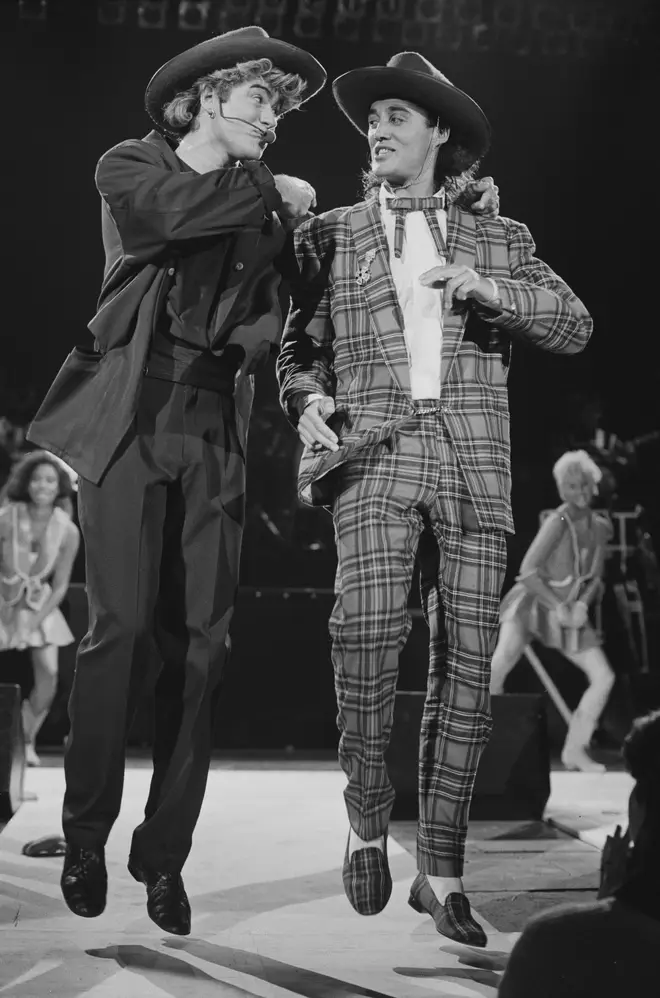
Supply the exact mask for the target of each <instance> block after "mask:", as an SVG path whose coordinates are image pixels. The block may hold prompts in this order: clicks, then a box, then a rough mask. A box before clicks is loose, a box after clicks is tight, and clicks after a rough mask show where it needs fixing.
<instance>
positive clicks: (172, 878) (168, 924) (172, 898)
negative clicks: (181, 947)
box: [128, 859, 190, 936]
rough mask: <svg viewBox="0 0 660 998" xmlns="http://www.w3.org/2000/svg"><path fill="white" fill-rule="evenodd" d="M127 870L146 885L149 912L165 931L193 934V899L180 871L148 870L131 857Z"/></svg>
mask: <svg viewBox="0 0 660 998" xmlns="http://www.w3.org/2000/svg"><path fill="white" fill-rule="evenodd" d="M128 872H129V873H130V875H131V876H132V877H134V878H135V880H137V881H138V882H139V883H141V884H144V885H145V887H146V888H147V914H148V915H149V918H150V919H151V921H152V922H155V923H156V925H157V926H158V928H159V929H162V930H163V932H171V933H173V934H174V935H175V936H188V935H190V902H189V901H188V895H187V894H186V889H185V887H184V886H183V880H182V879H181V874H180V873H159V872H158V870H148V869H147V868H146V867H144V866H141V865H140V864H139V863H138V862H137V861H136V860H134V859H129V861H128Z"/></svg>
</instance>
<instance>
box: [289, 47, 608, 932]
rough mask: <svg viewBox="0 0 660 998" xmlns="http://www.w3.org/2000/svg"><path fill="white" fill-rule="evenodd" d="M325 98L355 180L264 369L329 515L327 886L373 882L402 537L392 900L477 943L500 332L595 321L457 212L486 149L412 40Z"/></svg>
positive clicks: (383, 799)
mask: <svg viewBox="0 0 660 998" xmlns="http://www.w3.org/2000/svg"><path fill="white" fill-rule="evenodd" d="M333 89H334V94H335V99H336V100H337V103H338V104H339V107H340V108H341V110H342V111H343V112H344V113H345V114H346V116H347V117H348V118H349V120H350V121H351V122H352V123H353V125H355V127H356V128H358V130H359V131H360V132H361V133H362V134H363V135H365V136H366V137H367V140H368V143H369V149H370V154H371V168H372V169H371V174H370V175H369V177H368V182H369V183H370V184H371V186H372V190H371V191H369V193H368V195H367V197H366V198H365V200H364V201H362V202H360V203H359V204H356V205H353V206H352V207H349V208H338V209H335V210H333V211H329V212H326V213H324V214H321V215H319V216H317V217H316V218H313V219H311V220H309V221H307V222H305V223H304V224H303V225H302V226H301V227H300V228H299V229H298V230H297V233H296V253H297V259H298V265H299V269H300V281H299V282H298V283H297V285H296V286H295V287H294V288H293V289H292V298H293V302H292V309H291V312H290V314H289V318H288V321H287V326H286V329H285V334H284V339H283V344H282V350H281V353H280V358H279V361H278V377H279V380H280V386H281V399H282V404H283V405H284V407H285V409H286V411H287V412H288V414H289V416H290V418H291V420H292V421H293V422H294V424H297V426H298V431H299V435H300V437H301V439H302V441H303V443H304V444H305V448H304V451H303V455H302V459H301V464H300V471H299V493H300V496H301V498H302V499H303V500H304V501H306V502H308V503H311V504H319V505H328V506H330V507H331V509H332V514H333V517H334V525H335V534H336V541H337V553H338V569H337V580H336V594H337V600H336V603H335V607H334V610H333V612H332V616H331V620H330V630H331V636H332V640H333V652H332V655H333V664H334V669H335V681H336V691H337V700H338V706H339V717H338V724H339V729H340V732H341V738H340V747H339V757H340V762H341V765H342V768H343V769H344V771H345V773H346V775H347V777H348V785H347V788H346V791H345V799H346V805H347V809H348V816H349V821H350V834H349V840H348V845H347V849H346V855H345V860H344V886H345V890H346V893H347V895H348V898H349V900H350V902H351V904H352V905H353V907H354V908H355V909H356V910H357V911H358V912H360V913H361V914H364V915H369V914H375V913H377V912H379V911H381V910H382V909H383V908H384V907H385V905H386V904H387V901H388V899H389V896H390V893H391V888H392V881H391V876H390V872H389V868H388V862H387V826H388V819H389V814H390V811H391V807H392V803H393V797H394V792H393V789H392V786H391V784H390V782H389V780H388V776H387V771H386V767H385V762H384V756H385V750H386V748H387V744H388V739H389V735H390V731H391V726H392V715H393V706H394V696H395V688H396V680H397V671H398V658H399V653H400V652H401V650H402V648H403V646H404V644H405V642H406V638H407V636H408V633H409V629H410V619H409V615H408V612H407V602H408V595H409V590H410V584H411V579H412V575H413V569H414V562H415V557H416V553H417V551H418V548H419V553H420V569H421V587H422V603H423V607H424V612H425V616H426V619H427V622H428V624H429V628H430V632H431V641H430V665H429V676H428V692H427V698H426V705H425V709H424V716H423V720H422V730H421V743H420V757H419V758H420V764H419V826H418V846H417V858H418V869H419V874H418V876H417V878H416V879H415V881H414V883H413V885H412V888H411V894H410V904H411V905H412V906H413V907H414V908H415V909H416V910H418V911H426V912H428V913H429V914H431V916H432V917H433V919H434V921H435V924H436V927H437V929H438V931H439V932H441V933H443V934H444V935H446V936H449V937H450V938H452V939H456V940H458V941H461V942H466V943H471V944H473V945H480V946H484V945H486V936H485V934H484V932H483V929H482V928H481V926H480V925H479V924H478V923H477V922H476V921H475V919H474V917H473V916H472V913H471V910H470V904H469V901H468V899H467V898H466V896H465V894H464V890H463V884H462V881H461V876H462V870H463V856H464V848H465V837H466V830H467V817H468V811H469V806H470V800H471V796H472V790H473V785H474V779H475V775H476V771H477V766H478V763H479V758H480V756H481V752H482V750H483V748H484V746H485V744H486V742H487V740H488V737H489V734H490V730H491V718H490V701H489V691H488V685H489V672H490V659H491V655H492V653H493V649H494V643H495V638H496V635H497V626H498V611H499V602H500V590H501V585H502V581H503V576H504V569H505V535H506V534H507V533H511V532H512V531H513V521H512V517H511V507H510V460H509V414H508V403H507V388H506V382H507V374H508V368H509V364H510V357H511V341H512V339H513V338H515V337H519V338H522V339H525V340H526V341H527V342H528V343H532V344H536V345H537V346H539V347H541V348H542V349H544V350H549V351H551V352H553V353H566V354H570V353H578V352H579V351H580V350H582V349H583V348H584V347H585V345H586V343H587V341H588V339H589V336H590V334H591V329H592V323H591V320H590V317H589V315H588V313H587V311H586V309H585V308H584V306H583V305H582V303H581V302H580V301H579V300H578V299H577V298H576V296H575V295H574V294H573V292H572V291H571V290H570V288H568V287H567V285H566V284H565V283H564V282H563V281H562V280H561V278H559V277H558V276H557V275H556V274H555V273H554V272H553V271H552V270H551V269H550V267H548V266H547V265H546V264H545V263H543V262H542V261H541V260H539V259H538V258H536V257H535V255H534V253H535V246H534V242H533V240H532V237H531V235H530V233H529V231H528V229H527V228H526V226H524V225H522V224H521V223H519V222H515V221H513V220H512V219H508V218H501V217H497V218H493V217H490V218H487V217H479V216H478V215H476V214H474V213H470V212H469V211H464V210H463V209H462V208H461V206H460V205H461V198H460V192H461V190H462V189H463V185H464V184H465V182H466V179H467V178H469V177H470V171H471V170H472V171H473V170H474V168H475V166H476V164H477V161H478V159H479V158H480V157H481V156H482V155H483V154H484V153H485V151H486V149H487V148H488V145H489V141H490V129H489V125H488V122H487V120H486V118H485V116H484V114H483V112H482V111H481V109H480V108H479V107H478V106H477V105H476V104H475V103H474V101H472V100H471V98H470V97H468V96H467V95H466V94H464V93H462V92H461V91H460V90H458V89H456V88H455V87H454V86H453V85H452V84H451V83H450V82H449V80H447V78H446V77H445V76H443V75H442V73H440V72H439V71H438V70H437V69H436V68H435V67H434V66H432V65H431V64H430V63H429V62H428V61H427V60H426V59H424V58H423V57H422V56H420V55H418V54H417V53H411V52H404V53H400V54H399V55H397V56H394V57H393V58H392V59H391V60H390V62H389V63H388V65H387V66H382V67H371V68H364V69H357V70H353V71H351V72H349V73H346V74H344V75H343V76H341V77H339V78H338V79H337V80H335V82H334V86H333ZM432 195H435V196H432ZM420 538H423V540H424V543H423V544H421V545H420V543H419V542H420Z"/></svg>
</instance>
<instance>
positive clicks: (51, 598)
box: [0, 451, 80, 766]
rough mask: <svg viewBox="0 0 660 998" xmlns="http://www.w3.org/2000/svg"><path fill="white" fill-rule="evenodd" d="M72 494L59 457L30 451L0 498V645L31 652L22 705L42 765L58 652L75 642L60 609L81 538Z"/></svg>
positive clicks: (28, 749)
mask: <svg viewBox="0 0 660 998" xmlns="http://www.w3.org/2000/svg"><path fill="white" fill-rule="evenodd" d="M72 494H73V487H72V484H71V477H70V475H69V474H68V473H67V471H66V469H65V468H63V467H62V465H61V464H60V462H59V461H58V460H56V459H55V458H54V457H53V456H52V455H51V454H48V453H46V452H45V451H32V452H31V453H29V454H28V455H27V456H26V457H24V458H23V459H22V460H21V461H19V462H18V464H16V465H15V466H14V468H13V471H12V473H11V476H10V478H9V481H8V482H7V485H6V487H5V489H4V490H3V497H4V501H3V503H2V504H0V651H7V650H9V649H17V650H19V651H21V650H29V652H30V657H31V659H32V670H33V674H34V685H33V687H32V691H31V693H30V696H29V697H27V699H25V700H24V701H23V706H22V713H23V733H24V737H25V757H26V762H27V764H28V766H38V765H39V756H38V755H37V752H36V749H35V740H36V737H37V734H38V732H39V729H40V728H41V726H42V724H43V723H44V721H45V720H46V718H47V716H48V711H49V710H50V707H51V704H52V702H53V699H54V698H55V694H56V692H57V676H58V650H59V648H62V647H63V646H65V645H69V644H72V643H73V640H74V637H73V634H72V633H71V630H70V628H69V625H68V624H67V622H66V620H65V619H64V616H63V615H62V612H61V610H60V609H59V606H60V603H61V602H62V600H63V599H64V597H65V596H66V593H67V590H68V588H69V583H70V581H71V572H72V570H73V563H74V561H75V558H76V554H77V553H78V547H79V544H80V535H79V532H78V528H77V527H76V525H75V524H74V523H73V522H72V519H71V513H72V508H73V507H72V499H71V497H72ZM0 671H1V666H0Z"/></svg>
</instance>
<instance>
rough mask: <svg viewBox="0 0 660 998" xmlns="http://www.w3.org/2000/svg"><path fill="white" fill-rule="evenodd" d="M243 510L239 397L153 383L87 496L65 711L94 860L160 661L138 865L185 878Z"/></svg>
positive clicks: (68, 812)
mask: <svg viewBox="0 0 660 998" xmlns="http://www.w3.org/2000/svg"><path fill="white" fill-rule="evenodd" d="M244 499H245V459H244V453H243V448H242V446H241V442H240V440H239V437H238V434H237V429H236V419H235V406H234V400H233V397H232V396H231V394H230V393H225V394H222V393H218V392H213V391H208V390H206V389H201V388H194V387H191V386H189V385H181V384H173V383H171V382H168V381H160V380H155V379H153V378H145V380H144V384H143V388H142V393H141V397H140V403H139V408H138V413H137V417H136V421H135V424H134V430H133V431H131V433H130V434H129V436H128V437H127V439H126V440H125V441H124V443H123V444H122V447H121V449H120V452H119V453H118V455H117V456H116V458H115V459H114V462H113V464H112V465H111V467H110V468H109V470H108V472H107V473H106V475H105V477H104V478H103V480H102V482H101V484H100V485H98V486H96V485H92V484H90V483H89V482H87V481H83V482H81V485H80V497H79V500H80V502H79V505H80V523H81V528H82V532H83V536H84V539H85V550H86V573H87V594H88V601H89V614H90V624H89V631H88V633H87V634H86V636H85V637H84V638H83V640H82V642H81V644H80V648H79V650H78V657H77V661H76V671H75V677H74V682H73V689H72V692H71V700H70V704H69V713H70V718H71V733H70V736H69V740H68V745H67V750H66V754H65V775H66V792H65V796H64V811H63V828H64V834H65V837H66V838H67V840H68V841H70V842H72V843H75V844H77V845H79V846H82V847H84V848H94V847H98V846H102V845H104V844H105V842H106V840H107V838H108V835H109V833H110V830H111V828H112V825H113V823H114V821H115V819H116V818H117V815H118V813H119V808H120V805H121V797H122V790H123V782H124V762H125V743H126V735H127V731H128V727H129V725H130V722H131V720H132V717H133V715H134V713H135V707H136V703H137V700H138V698H139V696H140V693H141V691H142V689H143V687H144V681H145V678H146V676H147V672H148V669H149V664H150V661H151V662H153V660H154V657H155V652H157V657H158V658H160V662H161V671H160V674H159V676H158V679H157V681H156V689H155V719H154V720H155V735H154V753H153V755H154V771H153V777H152V781H151V788H150V792H149V798H148V800H147V804H146V808H145V817H144V821H143V822H142V823H141V824H140V825H139V826H138V828H136V830H135V832H134V835H133V842H132V847H131V854H132V855H133V856H134V857H135V858H136V859H137V860H138V861H140V862H142V863H144V864H145V865H147V866H150V867H152V868H154V869H157V870H163V871H171V872H177V871H179V870H180V869H181V867H182V866H183V864H184V862H185V860H186V858H187V856H188V853H189V852H190V848H191V844H192V834H193V831H194V828H195V824H196V822H197V819H198V817H199V812H200V809H201V806H202V800H203V797H204V791H205V789H206V781H207V776H208V768H209V762H210V755H211V747H212V719H213V717H212V715H213V706H214V701H215V698H216V694H217V689H218V684H219V680H220V675H221V671H222V666H223V663H224V660H225V657H226V654H227V646H228V629H229V623H230V620H231V616H232V612H233V607H234V600H235V596H236V591H237V585H238V569H239V558H240V546H241V538H242V531H243V518H244V506H245V502H244ZM154 646H155V647H154Z"/></svg>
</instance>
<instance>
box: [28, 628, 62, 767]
mask: <svg viewBox="0 0 660 998" xmlns="http://www.w3.org/2000/svg"><path fill="white" fill-rule="evenodd" d="M31 653H32V668H33V670H34V686H33V688H32V692H31V694H30V697H29V699H28V700H24V701H23V733H24V736H25V758H26V762H27V764H28V766H38V765H39V756H38V755H37V753H36V750H35V747H34V743H35V740H36V737H37V734H38V732H39V729H40V728H41V725H42V724H43V723H44V721H45V720H46V718H47V716H48V711H49V710H50V706H51V704H52V702H53V700H54V698H55V693H56V692H57V658H58V649H57V646H56V645H44V646H43V647H42V648H32V649H31Z"/></svg>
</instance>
